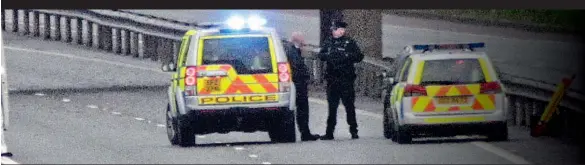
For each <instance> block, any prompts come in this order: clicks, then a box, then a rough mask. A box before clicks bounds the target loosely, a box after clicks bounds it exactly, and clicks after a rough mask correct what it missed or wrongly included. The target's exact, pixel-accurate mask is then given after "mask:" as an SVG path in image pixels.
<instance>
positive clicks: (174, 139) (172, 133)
mask: <svg viewBox="0 0 585 165" xmlns="http://www.w3.org/2000/svg"><path fill="white" fill-rule="evenodd" d="M166 119H167V125H166V127H167V137H168V138H169V141H170V142H171V145H178V144H179V139H178V136H177V131H176V126H177V121H176V120H175V119H174V118H173V115H172V112H171V105H170V104H168V105H167V112H166Z"/></svg>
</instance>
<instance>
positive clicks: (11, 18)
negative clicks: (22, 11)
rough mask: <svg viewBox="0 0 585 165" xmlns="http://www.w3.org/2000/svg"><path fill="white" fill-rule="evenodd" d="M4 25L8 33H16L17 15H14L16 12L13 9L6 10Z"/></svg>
mask: <svg viewBox="0 0 585 165" xmlns="http://www.w3.org/2000/svg"><path fill="white" fill-rule="evenodd" d="M4 15H5V16H4V19H5V20H4V24H6V27H5V29H6V31H7V32H14V31H16V23H15V22H16V19H17V18H16V14H15V13H14V10H12V9H6V10H4Z"/></svg>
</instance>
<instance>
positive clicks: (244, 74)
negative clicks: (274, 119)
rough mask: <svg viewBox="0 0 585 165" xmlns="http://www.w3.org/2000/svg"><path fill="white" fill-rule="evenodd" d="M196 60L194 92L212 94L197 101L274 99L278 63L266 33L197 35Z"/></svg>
mask: <svg viewBox="0 0 585 165" xmlns="http://www.w3.org/2000/svg"><path fill="white" fill-rule="evenodd" d="M197 61H198V67H197V69H196V70H197V75H198V76H197V84H198V85H197V95H198V96H213V97H205V98H202V99H200V101H199V103H200V104H201V105H217V104H247V103H270V102H277V101H278V95H277V93H278V92H279V74H278V70H279V68H278V66H279V65H278V64H277V62H276V54H275V51H274V43H273V42H272V38H271V37H270V36H269V35H231V36H230V35H222V36H207V37H201V39H200V41H199V51H198V60H197ZM283 66H284V67H286V68H281V69H280V70H285V69H289V68H288V65H283Z"/></svg>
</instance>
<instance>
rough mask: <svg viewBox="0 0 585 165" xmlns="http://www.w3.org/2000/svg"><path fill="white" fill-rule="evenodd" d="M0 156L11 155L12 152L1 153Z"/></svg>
mask: <svg viewBox="0 0 585 165" xmlns="http://www.w3.org/2000/svg"><path fill="white" fill-rule="evenodd" d="M2 157H12V153H11V152H5V153H2Z"/></svg>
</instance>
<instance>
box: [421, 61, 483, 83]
mask: <svg viewBox="0 0 585 165" xmlns="http://www.w3.org/2000/svg"><path fill="white" fill-rule="evenodd" d="M483 82H485V78H484V74H483V72H482V69H481V65H480V64H479V61H478V60H477V59H448V60H428V61H425V63H424V69H423V74H422V79H421V84H424V85H432V84H437V85H451V84H473V83H483Z"/></svg>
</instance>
